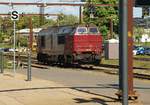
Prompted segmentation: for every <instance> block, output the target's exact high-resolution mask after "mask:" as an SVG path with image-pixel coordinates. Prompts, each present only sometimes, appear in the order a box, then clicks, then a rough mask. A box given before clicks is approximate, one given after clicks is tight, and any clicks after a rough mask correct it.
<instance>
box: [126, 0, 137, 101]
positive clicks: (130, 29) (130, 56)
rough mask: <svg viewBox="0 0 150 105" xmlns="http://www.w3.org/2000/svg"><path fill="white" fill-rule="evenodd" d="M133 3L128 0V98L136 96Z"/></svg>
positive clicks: (132, 98) (131, 0)
mask: <svg viewBox="0 0 150 105" xmlns="http://www.w3.org/2000/svg"><path fill="white" fill-rule="evenodd" d="M133 4H134V0H128V11H129V12H128V95H129V100H135V99H137V98H138V95H137V94H136V91H134V89H133V52H132V51H133Z"/></svg>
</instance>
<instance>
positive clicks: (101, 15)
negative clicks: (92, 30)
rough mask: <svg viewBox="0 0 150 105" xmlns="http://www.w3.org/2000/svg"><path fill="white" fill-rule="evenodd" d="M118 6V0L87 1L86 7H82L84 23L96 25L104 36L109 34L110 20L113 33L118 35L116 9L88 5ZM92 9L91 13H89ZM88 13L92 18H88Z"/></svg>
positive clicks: (113, 7)
mask: <svg viewBox="0 0 150 105" xmlns="http://www.w3.org/2000/svg"><path fill="white" fill-rule="evenodd" d="M97 3H98V4H112V5H116V4H118V0H87V6H86V7H84V12H83V14H84V22H85V23H93V24H95V25H97V26H98V27H99V29H100V31H101V32H102V34H103V35H104V36H106V35H107V34H108V33H109V26H110V19H112V22H113V27H114V31H115V33H118V20H119V19H118V8H117V7H115V6H108V7H104V6H97V7H94V11H93V6H91V5H89V4H97ZM91 8H92V11H91ZM90 12H92V14H93V15H94V18H90Z"/></svg>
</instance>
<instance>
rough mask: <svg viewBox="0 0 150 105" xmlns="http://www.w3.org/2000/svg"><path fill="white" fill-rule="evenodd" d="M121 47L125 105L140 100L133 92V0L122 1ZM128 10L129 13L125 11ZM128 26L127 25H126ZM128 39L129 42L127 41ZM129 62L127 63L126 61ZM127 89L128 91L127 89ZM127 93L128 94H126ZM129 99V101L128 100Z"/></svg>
mask: <svg viewBox="0 0 150 105" xmlns="http://www.w3.org/2000/svg"><path fill="white" fill-rule="evenodd" d="M127 1H128V2H127ZM119 7H120V8H119V9H120V11H119V12H120V13H119V14H120V26H119V27H120V30H119V35H120V39H119V40H120V45H119V58H120V60H119V65H120V68H119V92H118V93H117V94H116V95H118V97H119V99H120V98H122V99H123V105H127V100H128V99H129V100H135V99H137V98H138V95H137V94H136V91H134V90H133V53H132V50H133V39H132V36H133V0H120V6H119ZM124 9H126V10H127V11H128V12H127V11H125V10H124ZM125 24H126V25H125ZM126 39H127V40H126ZM126 60H127V61H126ZM126 66H127V67H126ZM125 88H126V89H125ZM126 92H127V93H126ZM127 98H128V99H127Z"/></svg>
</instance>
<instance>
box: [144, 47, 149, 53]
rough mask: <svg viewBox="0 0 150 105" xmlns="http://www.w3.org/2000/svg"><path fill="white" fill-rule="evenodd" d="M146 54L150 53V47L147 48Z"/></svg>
mask: <svg viewBox="0 0 150 105" xmlns="http://www.w3.org/2000/svg"><path fill="white" fill-rule="evenodd" d="M145 54H146V55H150V47H147V48H145Z"/></svg>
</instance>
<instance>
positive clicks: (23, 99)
mask: <svg viewBox="0 0 150 105" xmlns="http://www.w3.org/2000/svg"><path fill="white" fill-rule="evenodd" d="M0 105H122V104H121V103H120V102H119V101H117V100H115V99H110V98H106V97H103V96H100V95H99V96H97V95H93V94H90V93H85V92H82V91H78V90H75V89H71V88H68V87H66V86H63V85H61V84H58V83H55V82H53V81H48V80H42V79H39V78H32V81H26V76H25V75H23V74H18V73H16V74H15V75H14V74H12V73H10V72H5V73H4V74H0ZM129 105H142V103H140V102H136V103H130V104H129Z"/></svg>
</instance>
